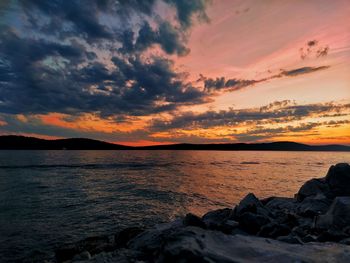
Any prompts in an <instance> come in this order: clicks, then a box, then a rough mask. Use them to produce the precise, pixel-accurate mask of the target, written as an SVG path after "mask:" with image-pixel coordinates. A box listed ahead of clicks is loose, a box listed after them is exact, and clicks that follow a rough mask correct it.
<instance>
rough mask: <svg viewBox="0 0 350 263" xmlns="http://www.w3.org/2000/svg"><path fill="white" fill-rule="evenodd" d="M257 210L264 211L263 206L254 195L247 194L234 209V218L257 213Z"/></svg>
mask: <svg viewBox="0 0 350 263" xmlns="http://www.w3.org/2000/svg"><path fill="white" fill-rule="evenodd" d="M257 208H260V209H264V206H263V204H262V203H261V202H260V201H259V199H258V198H256V196H255V195H254V194H252V193H249V194H248V195H246V197H244V198H243V199H242V200H241V201H240V202H239V204H238V205H237V206H236V207H235V208H234V216H235V217H236V218H238V217H240V216H241V215H242V214H244V213H246V212H251V213H257Z"/></svg>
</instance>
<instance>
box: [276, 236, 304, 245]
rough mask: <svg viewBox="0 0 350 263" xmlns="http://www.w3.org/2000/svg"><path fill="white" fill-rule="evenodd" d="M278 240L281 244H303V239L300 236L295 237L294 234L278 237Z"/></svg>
mask: <svg viewBox="0 0 350 263" xmlns="http://www.w3.org/2000/svg"><path fill="white" fill-rule="evenodd" d="M277 240H278V241H281V242H285V243H289V244H303V242H302V241H301V239H300V238H299V237H298V236H295V235H293V234H289V235H287V236H280V237H277Z"/></svg>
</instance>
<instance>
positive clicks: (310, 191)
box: [296, 178, 331, 202]
mask: <svg viewBox="0 0 350 263" xmlns="http://www.w3.org/2000/svg"><path fill="white" fill-rule="evenodd" d="M317 195H323V196H324V197H330V196H331V193H330V188H329V185H328V184H327V182H326V180H325V179H324V178H321V179H311V180H309V181H307V182H306V183H305V184H303V186H302V187H301V188H300V189H299V191H298V193H297V194H296V197H297V200H298V201H299V202H301V201H303V200H304V199H305V198H307V197H312V196H317Z"/></svg>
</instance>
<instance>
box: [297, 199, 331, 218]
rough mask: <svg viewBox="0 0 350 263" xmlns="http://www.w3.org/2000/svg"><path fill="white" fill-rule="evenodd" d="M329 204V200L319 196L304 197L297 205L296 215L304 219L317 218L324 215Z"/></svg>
mask: <svg viewBox="0 0 350 263" xmlns="http://www.w3.org/2000/svg"><path fill="white" fill-rule="evenodd" d="M331 203H332V200H331V199H328V198H325V197H322V196H319V195H316V196H315V197H306V198H305V199H304V200H303V201H302V202H300V203H299V204H298V205H297V209H296V210H297V214H298V215H301V216H305V217H314V216H318V215H321V214H324V213H326V212H327V211H328V209H329V207H330V205H331Z"/></svg>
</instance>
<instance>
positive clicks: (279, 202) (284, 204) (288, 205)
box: [264, 197, 296, 212]
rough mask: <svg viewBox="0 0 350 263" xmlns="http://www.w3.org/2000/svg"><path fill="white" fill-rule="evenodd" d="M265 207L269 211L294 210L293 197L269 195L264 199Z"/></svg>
mask: <svg viewBox="0 0 350 263" xmlns="http://www.w3.org/2000/svg"><path fill="white" fill-rule="evenodd" d="M264 203H265V204H264V205H265V208H267V209H268V210H270V211H289V212H291V211H294V209H295V207H296V202H295V199H294V198H287V197H270V198H269V199H268V200H266V199H265V200H264Z"/></svg>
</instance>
